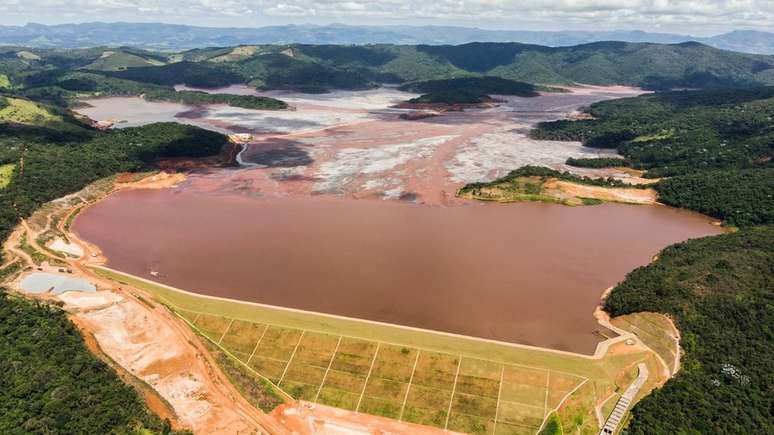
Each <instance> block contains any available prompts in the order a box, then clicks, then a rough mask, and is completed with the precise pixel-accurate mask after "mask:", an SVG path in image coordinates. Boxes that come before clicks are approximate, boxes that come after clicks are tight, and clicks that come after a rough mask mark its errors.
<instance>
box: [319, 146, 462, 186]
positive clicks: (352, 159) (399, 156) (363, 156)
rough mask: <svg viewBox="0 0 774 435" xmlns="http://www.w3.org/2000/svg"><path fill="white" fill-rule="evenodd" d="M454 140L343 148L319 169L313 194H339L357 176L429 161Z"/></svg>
mask: <svg viewBox="0 0 774 435" xmlns="http://www.w3.org/2000/svg"><path fill="white" fill-rule="evenodd" d="M455 137H456V136H435V137H428V138H423V139H419V140H417V141H414V142H410V143H400V144H389V145H382V146H379V147H376V148H345V149H342V150H340V151H338V152H337V153H336V155H335V156H334V157H333V158H332V159H331V160H330V161H327V162H324V163H322V164H321V165H320V169H319V170H318V172H317V174H316V176H317V177H318V178H319V179H320V180H321V181H319V182H317V183H316V184H315V186H314V188H315V190H316V191H324V192H331V191H339V190H340V189H341V188H342V187H343V186H345V185H346V184H348V183H350V182H352V181H353V180H354V179H355V178H356V177H358V176H360V175H373V174H380V173H384V172H387V171H389V170H391V169H394V168H396V167H398V166H400V165H403V164H406V163H407V162H409V161H411V160H415V159H427V158H430V157H431V156H432V155H433V153H434V152H435V150H436V149H437V148H438V146H439V145H441V144H443V143H444V142H446V141H448V140H451V139H454V138H455Z"/></svg>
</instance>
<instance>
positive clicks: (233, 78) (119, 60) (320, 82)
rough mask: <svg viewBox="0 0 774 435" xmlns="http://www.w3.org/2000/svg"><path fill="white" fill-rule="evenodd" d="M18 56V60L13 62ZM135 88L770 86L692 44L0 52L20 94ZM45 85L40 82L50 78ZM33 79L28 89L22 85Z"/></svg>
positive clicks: (740, 62) (744, 63) (773, 72)
mask: <svg viewBox="0 0 774 435" xmlns="http://www.w3.org/2000/svg"><path fill="white" fill-rule="evenodd" d="M20 53H24V54H25V55H24V56H22V55H21V54H20ZM76 70H77V71H83V72H90V73H92V74H99V75H102V76H103V77H106V78H112V79H121V80H128V81H133V82H139V83H144V84H152V85H159V86H171V85H175V84H181V83H182V84H187V85H189V86H194V87H205V88H216V87H222V86H228V85H231V84H236V83H249V84H251V85H253V86H256V87H258V88H261V89H292V90H298V91H302V92H325V91H328V90H331V89H367V88H370V87H374V86H376V85H378V84H381V83H394V84H404V85H405V84H408V83H413V82H424V81H432V80H439V79H452V78H464V77H478V78H480V77H496V78H500V79H508V80H513V81H519V82H528V83H532V84H572V83H586V84H593V85H612V84H623V85H632V86H641V87H645V88H649V89H669V88H719V87H751V86H760V85H766V84H772V85H774V57H773V56H763V55H752V54H742V53H735V52H730V51H724V50H719V49H716V48H712V47H709V46H705V45H701V44H698V43H683V44H673V45H664V44H638V43H624V42H599V43H593V44H585V45H578V46H573V47H557V48H551V47H542V46H537V45H526V44H516V43H472V44H465V45H456V46H427V45H416V46H412V45H387V44H381V45H363V46H341V45H303V44H296V45H257V46H240V47H218V48H208V49H195V50H190V51H185V52H180V53H154V52H150V51H146V50H136V49H131V48H127V47H122V48H116V49H105V48H90V49H72V50H61V49H59V50H53V49H49V50H44V49H35V50H27V49H24V48H22V47H4V48H1V49H0V74H3V75H5V76H7V77H8V79H9V80H10V82H11V83H26V87H27V88H31V87H41V86H47V85H52V83H51V82H46V81H45V80H41V79H42V78H45V77H47V76H46V74H48V75H50V76H52V75H53V76H55V75H59V76H61V75H63V74H67V73H72V72H74V71H76ZM50 76H48V77H49V78H50ZM32 79H35V80H32Z"/></svg>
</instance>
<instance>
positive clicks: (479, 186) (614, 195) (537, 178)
mask: <svg viewBox="0 0 774 435" xmlns="http://www.w3.org/2000/svg"><path fill="white" fill-rule="evenodd" d="M457 196H459V197H461V198H468V199H478V200H482V201H497V202H517V201H540V202H551V203H557V204H564V205H570V206H577V205H597V204H601V203H602V202H606V201H607V202H622V203H629V204H653V203H655V202H656V193H655V191H653V189H649V188H648V186H647V185H644V186H643V185H631V184H628V183H625V182H623V181H621V180H617V179H614V178H589V177H581V176H578V175H575V174H572V173H570V172H560V171H557V170H554V169H551V168H546V167H543V166H523V167H521V168H519V169H516V170H513V171H511V172H510V173H509V174H508V175H506V176H504V177H502V178H498V179H497V180H494V181H491V182H484V183H469V184H466V185H465V186H463V187H462V188H460V189H459V191H458V192H457Z"/></svg>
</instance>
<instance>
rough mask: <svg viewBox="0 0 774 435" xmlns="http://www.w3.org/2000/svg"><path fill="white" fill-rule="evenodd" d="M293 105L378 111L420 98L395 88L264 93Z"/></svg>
mask: <svg viewBox="0 0 774 435" xmlns="http://www.w3.org/2000/svg"><path fill="white" fill-rule="evenodd" d="M261 95H266V96H270V97H274V98H279V99H281V100H283V101H286V102H288V103H290V104H291V105H293V104H309V105H320V106H330V107H339V108H343V109H364V110H377V109H384V108H386V107H388V106H392V105H394V104H398V103H401V102H403V101H406V100H410V99H412V98H415V97H417V96H418V94H414V93H411V92H402V91H399V90H397V89H395V88H386V87H382V88H378V89H371V90H367V91H333V92H328V93H326V94H301V93H297V92H283V91H271V92H263V93H261Z"/></svg>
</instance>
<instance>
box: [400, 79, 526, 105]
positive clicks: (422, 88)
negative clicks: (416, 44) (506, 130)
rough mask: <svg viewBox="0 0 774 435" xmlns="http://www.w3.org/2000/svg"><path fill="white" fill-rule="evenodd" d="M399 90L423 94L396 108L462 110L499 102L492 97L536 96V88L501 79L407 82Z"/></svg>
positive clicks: (523, 83)
mask: <svg viewBox="0 0 774 435" xmlns="http://www.w3.org/2000/svg"><path fill="white" fill-rule="evenodd" d="M400 89H401V90H403V91H407V92H414V93H419V94H422V95H421V96H419V97H417V98H412V99H410V100H408V101H407V102H404V103H401V104H398V105H397V106H396V107H398V108H404V109H431V110H437V111H461V110H464V109H465V108H468V107H487V106H489V105H491V104H496V103H499V102H502V101H501V100H498V99H496V98H493V97H492V96H491V95H514V96H519V97H536V96H538V95H539V94H538V92H537V91H538V88H537V87H536V86H535V85H532V84H529V83H525V82H519V81H515V80H509V79H504V78H500V77H462V78H453V79H440V80H428V81H421V82H414V83H408V84H405V85H403V86H401V87H400Z"/></svg>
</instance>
